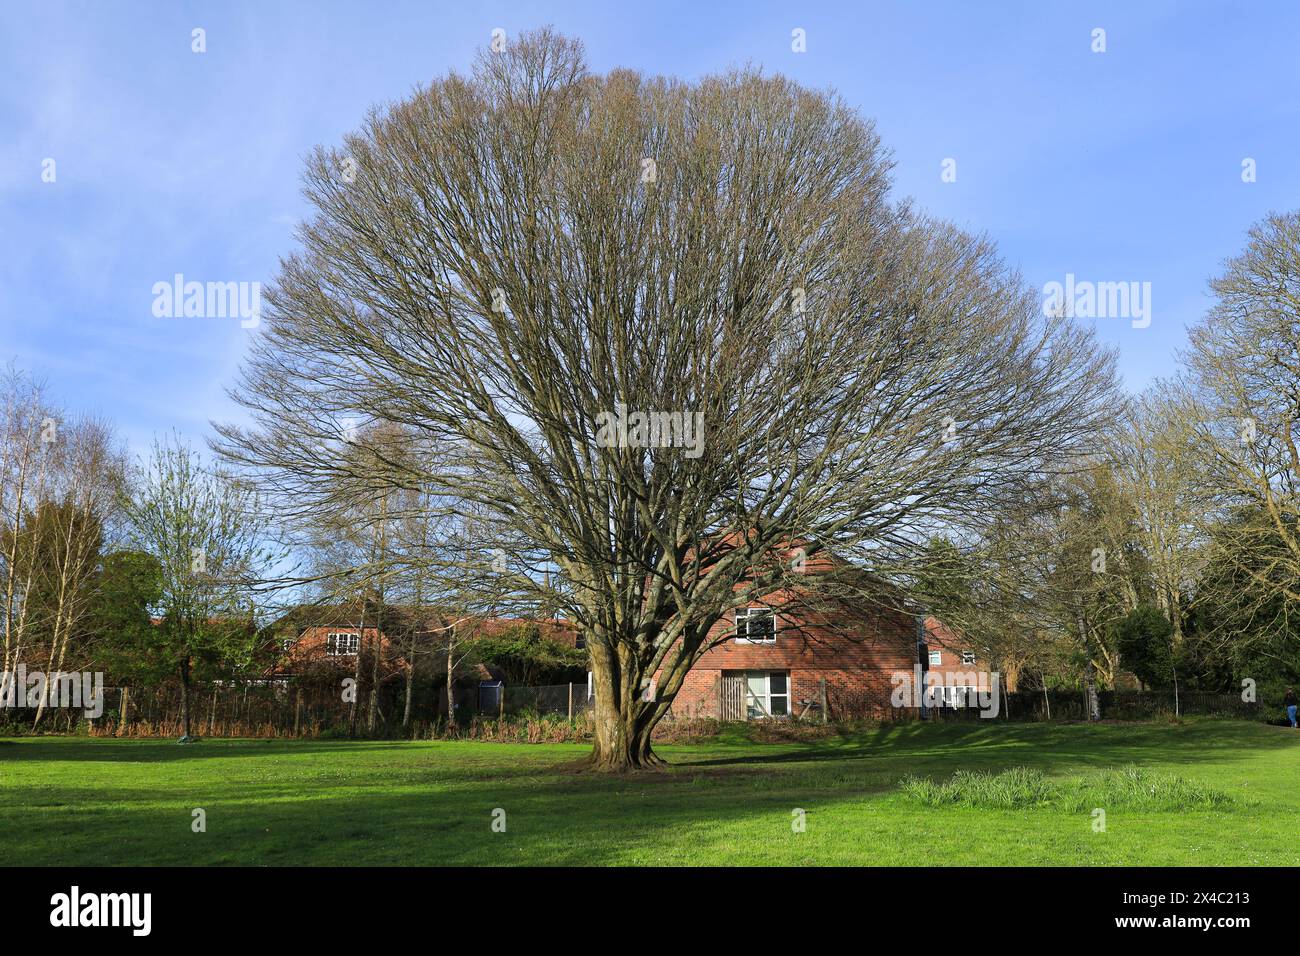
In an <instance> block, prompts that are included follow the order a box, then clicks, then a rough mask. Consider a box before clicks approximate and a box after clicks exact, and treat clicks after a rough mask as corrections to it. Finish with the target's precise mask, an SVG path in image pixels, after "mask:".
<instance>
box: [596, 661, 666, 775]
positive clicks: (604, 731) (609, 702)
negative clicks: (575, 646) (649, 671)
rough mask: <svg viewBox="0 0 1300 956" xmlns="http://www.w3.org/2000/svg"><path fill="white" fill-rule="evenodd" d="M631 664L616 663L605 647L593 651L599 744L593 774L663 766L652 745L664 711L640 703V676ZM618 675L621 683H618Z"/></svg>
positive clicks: (597, 740) (651, 703)
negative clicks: (655, 728) (655, 730)
mask: <svg viewBox="0 0 1300 956" xmlns="http://www.w3.org/2000/svg"><path fill="white" fill-rule="evenodd" d="M630 663H632V662H630V661H616V659H615V657H614V655H613V654H612V653H611V652H610V651H609V650H607V649H605V648H603V647H592V650H591V668H592V672H591V677H592V684H593V687H594V690H595V693H596V700H595V706H594V708H593V710H594V713H595V718H596V719H595V731H596V743H595V746H594V747H593V748H592V752H591V757H590V758H589V765H590V767H591V769H592V770H596V771H599V772H602V773H626V772H628V771H631V770H653V769H657V768H659V767H662V766H663V765H664V762H663V760H662V759H660V758H659V757H658V756H657V755H656V754H655V752H654V748H653V747H652V746H651V743H650V735H651V732H652V731H653V730H654V726H655V724H656V723H658V721H659V717H660V716H662V710H661V708H660V707H659V706H658V704H656V703H655V702H646V701H642V700H641V699H640V696H639V695H638V694H637V693H636V688H637V687H638V686H639V675H637V674H635V672H630V670H629V669H628V667H627V666H626V665H628V664H630ZM619 665H622V666H619ZM633 666H635V665H633ZM616 674H618V675H621V679H616V677H615V675H616Z"/></svg>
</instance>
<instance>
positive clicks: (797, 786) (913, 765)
mask: <svg viewBox="0 0 1300 956" xmlns="http://www.w3.org/2000/svg"><path fill="white" fill-rule="evenodd" d="M585 752H586V748H585V747H584V746H582V745H574V744H555V745H505V744H484V743H470V742H436V741H435V742H393V741H382V742H381V741H376V742H363V741H311V740H302V741H289V740H271V741H263V740H205V741H202V742H200V743H198V744H194V745H189V746H179V745H177V744H176V743H174V742H172V741H163V740H112V739H105V740H87V739H75V738H74V739H68V738H54V737H48V738H24V739H16V740H12V741H4V742H0V846H2V847H3V848H4V861H5V862H6V863H11V864H51V865H54V864H93V865H105V864H108V865H111V864H136V865H151V864H156V865H185V864H195V865H198V864H201V865H229V864H245V865H292V864H317V865H328V864H334V865H340V864H342V865H347V864H368V865H374V864H415V865H422V864H435V865H436V864H461V865H464V864H469V865H476V864H556V865H581V864H595V865H623V864H656V865H717V864H786V865H796V866H804V865H825V864H847V865H858V864H864V865H879V864H896V865H914V864H926V865H928V864H935V863H939V864H944V865H1014V864H1048V865H1052V864H1063V865H1066V864H1068V865H1077V864H1085V865H1123V864H1148V865H1184V864H1196V865H1207V864H1208V865H1214V864H1225V865H1226V864H1239V865H1256V864H1272V865H1296V864H1297V863H1300V843H1298V842H1297V841H1296V839H1295V833H1296V827H1297V821H1300V792H1298V788H1297V787H1296V786H1295V781H1296V780H1297V779H1300V733H1298V732H1292V731H1288V730H1285V729H1282V728H1276V727H1267V726H1263V725H1258V724H1250V723H1245V722H1232V721H1212V720H1205V721H1193V722H1189V723H1186V724H1181V725H1175V724H1169V723H1153V724H1107V725H1101V726H1085V725H1017V724H993V723H991V722H990V723H985V722H975V723H969V724H966V723H963V724H956V723H954V724H923V725H922V724H903V725H896V726H884V727H880V728H878V729H874V730H869V731H865V732H861V733H857V734H854V735H852V736H846V737H834V738H830V739H827V740H822V741H800V742H791V743H779V744H760V743H754V742H752V741H750V740H748V739H747V738H746V737H745V735H744V734H743V732H740V731H736V730H729V731H728V733H727V734H726V735H724V736H723V737H722V738H720V739H717V740H710V741H703V742H697V743H692V744H690V745H676V746H665V747H663V748H661V752H662V753H663V755H664V756H665V757H667V759H668V760H669V761H670V762H671V766H670V768H669V769H668V770H667V771H665V772H663V773H651V774H637V775H632V776H628V777H609V776H593V775H589V774H583V773H579V772H576V770H575V765H576V764H577V763H578V761H579V759H580V758H581V757H582V756H583V755H584V754H585ZM925 794H935V795H936V796H934V797H933V798H931V797H927V796H925ZM200 808H201V809H202V810H203V811H204V813H205V814H206V824H207V827H206V832H200V833H196V832H194V830H193V820H194V814H193V811H194V810H195V809H200ZM1096 808H1102V809H1104V810H1105V811H1106V829H1105V831H1104V832H1097V830H1096V829H1094V827H1093V825H1092V823H1093V818H1092V811H1093V810H1094V809H1096ZM498 809H499V810H503V811H504V812H505V819H506V830H505V832H503V833H502V832H494V830H493V829H492V821H493V811H494V810H498ZM795 810H802V811H804V813H803V815H802V818H803V820H804V822H805V828H804V830H803V832H797V830H796V828H795V827H793V826H792V821H793V820H794V819H795V818H796V816H797V815H796V814H795V813H794V811H795Z"/></svg>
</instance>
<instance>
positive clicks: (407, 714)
mask: <svg viewBox="0 0 1300 956" xmlns="http://www.w3.org/2000/svg"><path fill="white" fill-rule="evenodd" d="M414 687H415V644H414V642H412V644H411V659H410V660H409V661H408V662H407V664H406V705H405V707H403V708H402V726H403V727H410V726H411V696H412V692H413V688H414Z"/></svg>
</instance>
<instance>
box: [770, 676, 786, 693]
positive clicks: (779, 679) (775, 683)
mask: <svg viewBox="0 0 1300 956" xmlns="http://www.w3.org/2000/svg"><path fill="white" fill-rule="evenodd" d="M768 677H769V679H770V680H771V682H772V693H773V694H784V693H785V688H786V675H785V674H770V675H768Z"/></svg>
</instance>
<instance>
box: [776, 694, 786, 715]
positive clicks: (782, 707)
mask: <svg viewBox="0 0 1300 956" xmlns="http://www.w3.org/2000/svg"><path fill="white" fill-rule="evenodd" d="M787 700H789V698H788V697H785V696H784V695H782V696H781V697H777V696H776V695H775V694H773V695H772V716H773V717H784V716H785V715H786V714H787V713H789V709H788V708H787V707H786V701H787Z"/></svg>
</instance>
